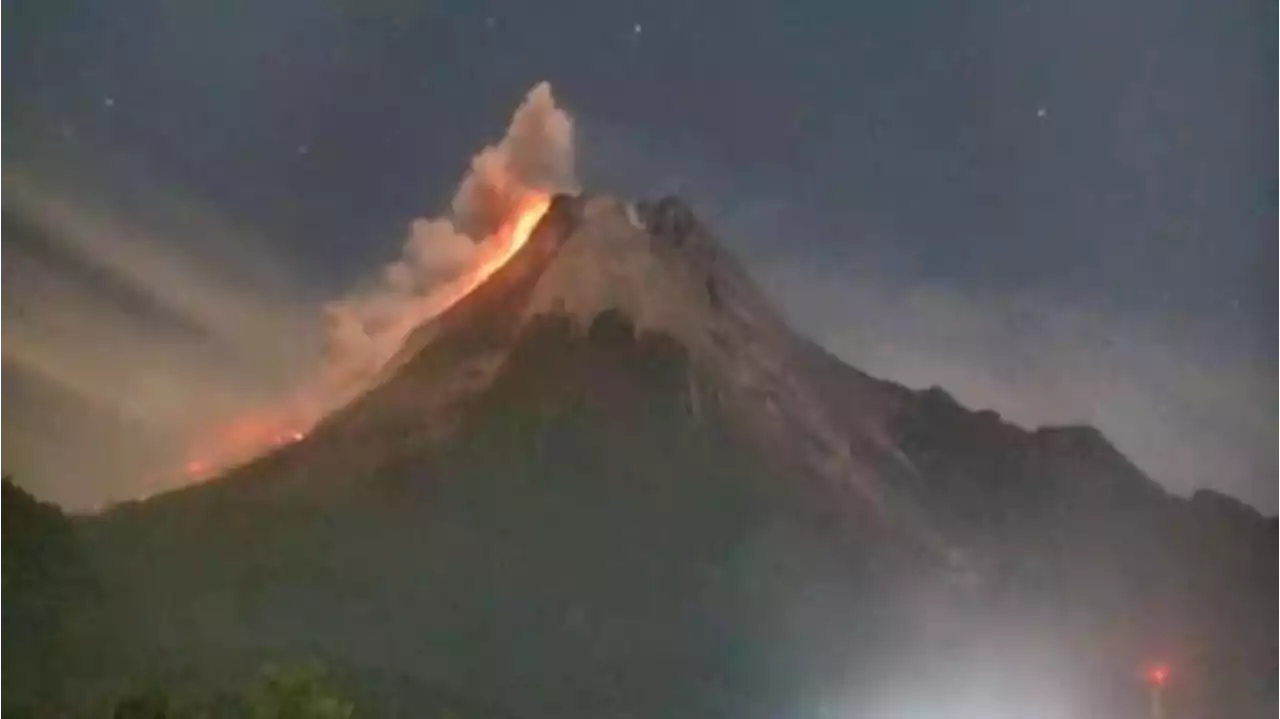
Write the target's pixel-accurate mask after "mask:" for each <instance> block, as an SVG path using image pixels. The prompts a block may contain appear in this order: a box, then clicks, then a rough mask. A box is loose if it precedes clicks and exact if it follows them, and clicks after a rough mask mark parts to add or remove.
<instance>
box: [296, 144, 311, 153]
mask: <svg viewBox="0 0 1280 719" xmlns="http://www.w3.org/2000/svg"><path fill="white" fill-rule="evenodd" d="M310 152H311V146H310V145H308V144H306V143H303V144H301V145H298V155H299V156H304V155H307V154H310Z"/></svg>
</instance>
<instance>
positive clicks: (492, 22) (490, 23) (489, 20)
mask: <svg viewBox="0 0 1280 719" xmlns="http://www.w3.org/2000/svg"><path fill="white" fill-rule="evenodd" d="M497 22H498V21H497V20H494V19H493V16H492V15H489V16H487V17H486V18H485V19H484V24H485V25H486V26H488V27H490V28H492V27H493V26H494V25H496V24H497Z"/></svg>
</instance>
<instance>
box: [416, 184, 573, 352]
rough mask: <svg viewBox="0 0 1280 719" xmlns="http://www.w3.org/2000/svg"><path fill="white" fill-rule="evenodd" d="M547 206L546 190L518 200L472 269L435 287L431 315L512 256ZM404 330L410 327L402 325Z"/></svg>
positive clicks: (544, 212) (441, 311)
mask: <svg viewBox="0 0 1280 719" xmlns="http://www.w3.org/2000/svg"><path fill="white" fill-rule="evenodd" d="M550 207H551V196H550V195H548V194H546V193H534V194H531V195H529V196H528V197H527V198H525V199H524V200H523V201H521V202H520V203H519V204H518V205H517V207H516V211H515V212H514V213H513V214H512V217H511V219H509V220H507V221H506V222H504V223H503V225H502V227H501V228H500V229H499V230H498V231H497V232H495V233H494V234H493V236H492V237H490V238H489V239H488V240H487V241H486V242H485V244H484V245H483V246H482V247H481V248H480V252H479V257H478V259H477V260H476V262H475V263H474V265H473V266H472V268H471V269H469V270H467V271H466V272H465V273H463V274H462V276H461V277H459V278H458V279H456V280H454V281H452V282H449V283H447V284H445V285H444V286H442V287H441V288H440V289H439V290H437V293H438V296H437V298H436V299H437V301H436V302H434V303H433V304H435V306H436V307H438V308H439V309H438V310H437V311H436V312H435V315H439V314H441V313H443V312H445V311H447V310H448V309H449V308H450V307H452V306H454V305H455V304H457V303H458V301H459V300H461V299H462V298H463V297H466V296H467V295H469V294H471V292H472V290H474V289H475V288H477V287H479V286H480V285H482V284H484V282H485V280H487V279H489V277H491V276H492V275H493V273H495V272H497V271H498V270H499V269H501V268H502V266H503V265H505V264H507V262H508V261H509V260H510V259H511V258H512V256H514V255H515V253H516V252H517V251H518V250H519V249H520V248H521V247H524V245H525V243H526V242H528V241H529V236H530V235H532V234H533V230H534V228H535V227H537V226H538V222H539V221H540V220H541V219H542V216H543V215H545V214H547V210H548V209H549V208H550ZM408 329H412V328H406V330H408Z"/></svg>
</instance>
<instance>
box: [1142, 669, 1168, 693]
mask: <svg viewBox="0 0 1280 719" xmlns="http://www.w3.org/2000/svg"><path fill="white" fill-rule="evenodd" d="M1147 681H1148V682H1149V683H1151V684H1154V685H1155V686H1158V687H1162V686H1164V685H1165V684H1167V683H1168V682H1169V667H1167V666H1165V665H1164V664H1156V665H1154V666H1152V667H1150V668H1148V669H1147Z"/></svg>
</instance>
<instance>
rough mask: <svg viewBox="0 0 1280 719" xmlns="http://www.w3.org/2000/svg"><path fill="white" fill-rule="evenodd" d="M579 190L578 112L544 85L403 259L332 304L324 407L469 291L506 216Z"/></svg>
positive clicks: (363, 381)
mask: <svg viewBox="0 0 1280 719" xmlns="http://www.w3.org/2000/svg"><path fill="white" fill-rule="evenodd" d="M576 189H577V180H576V178H575V176H574V152H573V120H572V118H570V117H569V115H568V114H567V113H566V112H565V111H564V110H562V109H561V108H559V107H558V106H557V105H556V101H555V98H554V96H553V95H552V92H551V86H550V85H549V84H548V83H546V82H543V83H539V84H538V85H536V86H535V87H534V88H533V89H532V90H530V91H529V93H528V95H527V96H526V97H525V100H524V102H523V103H522V104H521V105H520V107H519V108H517V109H516V111H515V114H514V115H513V116H512V118H511V124H510V125H509V126H508V128H507V132H506V135H505V136H503V138H502V140H500V141H499V142H498V143H497V144H495V145H490V146H488V147H486V148H484V149H483V150H481V151H480V153H479V154H477V155H476V156H475V157H474V158H472V161H471V168H470V170H469V172H468V173H467V175H466V177H464V178H463V180H462V183H461V184H460V185H459V187H458V190H457V192H456V194H455V195H454V197H453V201H452V202H451V203H450V211H449V214H448V215H446V216H444V217H439V218H435V219H416V220H414V221H413V223H412V224H411V226H410V231H409V237H408V239H407V240H406V241H405V244H404V248H403V251H402V253H401V257H400V259H398V260H396V261H395V262H392V263H391V264H389V265H387V266H386V268H384V270H383V272H382V274H381V276H380V277H379V278H378V281H377V283H376V284H375V285H374V286H373V287H372V288H368V289H365V290H362V291H359V292H356V293H353V294H350V295H348V296H346V297H344V298H342V299H339V300H336V301H334V302H331V303H329V304H328V305H327V306H326V307H325V314H326V319H327V322H328V326H327V333H326V335H327V337H326V339H327V342H326V353H325V362H324V371H323V377H322V387H323V390H322V396H321V397H320V398H319V403H318V405H319V406H318V407H315V408H314V409H316V410H318V411H320V412H323V411H326V410H328V409H331V408H332V407H333V406H334V405H336V404H338V403H341V402H343V401H345V400H346V399H349V398H350V397H351V396H352V395H354V394H355V393H357V392H359V391H360V390H362V389H364V388H365V387H366V386H367V384H368V383H369V382H370V381H371V380H372V379H373V378H374V377H375V375H376V374H377V372H378V371H379V370H380V369H381V368H382V367H383V366H384V365H385V364H386V362H387V361H388V360H389V359H390V358H391V357H392V355H394V354H395V352H396V351H397V350H398V349H399V348H400V346H401V344H402V343H403V341H404V339H405V337H406V336H407V335H408V333H409V332H411V331H412V330H413V329H414V328H415V327H417V326H419V325H421V324H422V323H423V322H426V321H428V320H429V319H431V318H432V317H434V316H435V315H436V314H438V313H439V312H440V311H441V310H443V309H445V308H446V307H448V306H449V305H450V304H452V302H453V301H455V300H456V299H457V298H458V296H459V295H460V294H461V293H463V292H465V290H466V280H467V277H468V275H469V274H471V273H472V272H474V271H476V270H477V268H479V267H480V266H482V265H484V263H485V260H486V259H488V258H490V257H492V256H493V255H494V253H496V252H499V251H500V248H498V247H496V246H495V245H497V244H498V243H499V241H500V240H501V239H502V238H500V237H498V236H497V234H498V230H499V229H500V228H501V227H502V226H503V223H504V222H506V221H508V220H509V219H510V218H512V217H513V216H514V215H515V214H516V213H517V212H518V211H519V210H520V208H521V207H523V206H526V205H527V204H528V203H529V202H530V201H531V199H533V198H536V197H538V196H542V195H545V194H549V193H555V192H570V191H574V190H576Z"/></svg>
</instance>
